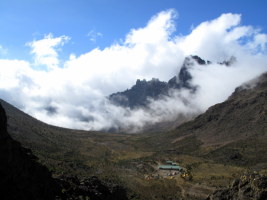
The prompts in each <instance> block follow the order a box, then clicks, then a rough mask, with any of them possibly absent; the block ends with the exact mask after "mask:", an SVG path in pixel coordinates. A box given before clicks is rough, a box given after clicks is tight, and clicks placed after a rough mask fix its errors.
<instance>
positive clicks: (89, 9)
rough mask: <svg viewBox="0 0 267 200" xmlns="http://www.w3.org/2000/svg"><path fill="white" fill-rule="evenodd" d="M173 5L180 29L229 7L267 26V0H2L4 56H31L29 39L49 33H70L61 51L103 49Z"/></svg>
mask: <svg viewBox="0 0 267 200" xmlns="http://www.w3.org/2000/svg"><path fill="white" fill-rule="evenodd" d="M170 8H174V9H175V10H176V11H177V12H178V18H177V20H176V25H177V34H188V33H189V32H190V31H191V29H190V28H191V27H192V26H197V25H198V24H199V23H201V22H203V21H206V20H211V19H214V18H216V17H218V16H220V15H221V14H222V13H228V12H231V13H237V14H242V22H241V23H242V24H245V25H253V26H255V27H259V28H261V29H262V30H263V31H264V32H266V30H267V21H266V19H267V16H266V15H267V12H266V9H267V2H266V1H264V0H235V1H233V0H224V1H214V0H202V1H198V0H75V1H74V0H1V1H0V27H1V31H0V45H1V46H2V48H5V49H6V54H5V55H0V56H2V57H7V58H20V59H22V58H27V59H30V56H29V48H28V47H27V46H25V44H26V43H27V42H30V41H32V40H33V39H36V40H37V39H41V38H43V37H44V35H45V34H49V33H52V34H53V35H54V36H61V35H67V36H69V37H71V42H69V43H67V44H66V45H65V46H64V51H62V52H61V56H68V55H69V54H70V53H75V54H78V55H79V54H81V53H84V52H86V51H88V50H91V49H93V48H95V47H100V48H104V47H106V46H110V45H111V44H113V43H114V42H118V41H119V40H120V39H124V37H125V35H126V34H127V33H128V32H129V31H130V30H131V29H133V28H139V27H143V26H145V25H146V23H147V22H148V20H149V19H150V18H151V17H152V16H154V15H155V14H157V13H158V12H160V11H163V10H166V9H170ZM89 33H90V34H89ZM88 34H89V35H88ZM91 37H92V38H91ZM90 38H91V39H92V40H90Z"/></svg>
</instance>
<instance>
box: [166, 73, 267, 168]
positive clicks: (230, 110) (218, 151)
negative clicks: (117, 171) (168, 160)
mask: <svg viewBox="0 0 267 200" xmlns="http://www.w3.org/2000/svg"><path fill="white" fill-rule="evenodd" d="M161 137H162V139H164V138H165V140H166V138H168V139H167V141H169V142H170V143H171V144H172V147H173V148H174V149H176V150H180V151H183V152H185V151H187V152H188V153H191V154H197V155H205V156H207V157H209V158H212V159H215V160H217V161H221V162H225V161H227V162H228V161H229V162H235V161H236V162H237V163H239V164H246V165H250V166H251V165H260V162H262V163H267V155H266V154H265V153H264V152H266V150H267V149H266V146H267V73H265V74H263V75H262V76H260V77H259V78H258V79H257V80H254V81H252V82H251V83H248V84H245V85H243V86H241V87H239V88H237V89H236V91H235V92H234V93H233V94H232V95H231V96H230V97H229V99H228V100H227V101H225V102H223V103H220V104H217V105H214V106H212V107H210V108H209V109H208V110H207V111H206V112H205V113H204V114H202V115H200V116H198V117H197V118H195V119H194V120H193V121H190V122H187V123H185V124H183V125H181V126H179V127H177V129H176V130H175V131H172V132H170V133H167V134H164V135H162V136H161ZM190 145H191V146H194V148H192V147H191V148H189V146H190ZM260 156H261V158H260Z"/></svg>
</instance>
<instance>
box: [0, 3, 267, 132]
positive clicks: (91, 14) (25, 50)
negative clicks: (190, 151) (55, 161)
mask: <svg viewBox="0 0 267 200" xmlns="http://www.w3.org/2000/svg"><path fill="white" fill-rule="evenodd" d="M266 8H267V3H266V1H264V0H253V1H252V0H243V1H239V0H236V1H230V0H225V1H214V0H213V1H212V0H202V1H196V0H195V1H193V0H153V1H152V0H151V1H150V0H146V1H144V0H143V1H141V0H128V1H123V0H75V1H73V0H1V1H0V27H1V29H0V69H1V70H0V98H2V99H4V100H6V101H8V102H10V103H12V104H13V105H15V106H17V107H18V108H20V109H22V110H23V111H25V112H26V113H28V114H30V115H32V116H34V117H36V118H38V119H40V120H42V121H45V122H47V123H50V124H54V125H58V126H63V127H69V128H78V129H86V130H101V129H108V128H111V127H114V126H115V127H120V126H126V128H127V127H131V128H132V127H136V129H139V128H142V127H143V126H144V125H145V124H149V123H152V124H153V123H157V122H159V121H162V120H163V119H170V118H175V116H177V115H179V114H183V115H191V114H194V113H200V112H204V111H205V110H206V109H207V108H208V107H209V106H211V105H213V104H215V103H219V102H222V101H224V100H225V99H227V97H228V96H229V95H230V94H231V93H232V92H233V90H234V88H236V87H237V86H239V85H240V84H242V83H244V82H245V81H249V80H250V79H252V78H254V77H255V76H258V75H260V74H261V73H263V72H265V71H266V70H267V66H266V63H267V58H266V53H267V51H266V42H267V35H266V32H267V21H266V18H267V16H266V15H267V14H266ZM188 55H199V56H200V57H202V58H203V59H205V60H210V61H212V62H213V64H212V65H210V66H209V67H206V68H204V69H203V68H201V67H199V66H197V65H196V66H195V67H194V68H192V69H190V73H191V74H192V75H193V80H192V84H195V85H197V86H198V88H199V90H198V92H197V93H196V94H194V95H193V96H192V94H190V92H189V91H186V90H183V91H174V92H172V93H171V94H170V96H169V97H168V98H163V99H160V100H159V101H151V103H150V104H149V106H148V110H144V109H135V110H129V109H125V108H121V107H117V106H114V105H112V104H110V102H108V100H107V99H106V97H107V96H108V95H109V94H111V93H114V92H118V91H123V90H126V89H127V88H130V87H131V86H132V85H133V84H134V83H135V81H136V79H143V78H144V79H147V80H150V79H152V78H159V79H160V80H162V81H168V80H169V79H170V78H172V77H173V76H174V75H176V74H177V73H178V72H179V69H180V67H181V65H182V63H183V60H184V58H185V57H186V56H188ZM231 56H235V57H236V58H237V62H236V63H235V64H233V66H232V67H230V68H229V67H226V66H221V65H218V64H216V63H218V62H222V61H224V60H227V59H229V58H230V57H231ZM181 99H187V100H188V101H189V104H187V105H185V104H184V103H183V101H181ZM134 129H135V128H134ZM134 131H135V130H134Z"/></svg>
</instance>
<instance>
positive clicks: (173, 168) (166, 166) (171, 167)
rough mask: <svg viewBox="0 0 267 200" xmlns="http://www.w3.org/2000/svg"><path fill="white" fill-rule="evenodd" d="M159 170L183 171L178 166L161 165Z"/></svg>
mask: <svg viewBox="0 0 267 200" xmlns="http://www.w3.org/2000/svg"><path fill="white" fill-rule="evenodd" d="M159 169H167V170H181V169H182V167H180V166H178V165H159Z"/></svg>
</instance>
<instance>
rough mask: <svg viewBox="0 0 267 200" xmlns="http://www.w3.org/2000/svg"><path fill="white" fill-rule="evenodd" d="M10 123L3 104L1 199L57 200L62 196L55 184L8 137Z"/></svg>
mask: <svg viewBox="0 0 267 200" xmlns="http://www.w3.org/2000/svg"><path fill="white" fill-rule="evenodd" d="M6 126H7V119H6V114H5V111H4V109H3V108H2V106H1V104H0V160H1V164H0V176H1V181H0V198H1V199H5V200H8V199H29V200H31V199H33V200H35V199H39V200H41V199H44V200H49V199H55V196H56V194H57V193H59V187H58V186H57V184H56V181H55V180H54V179H52V177H51V174H50V173H49V172H48V170H47V168H45V167H44V166H42V165H40V164H39V163H37V162H36V157H35V156H33V155H32V154H31V151H30V150H29V149H25V148H23V147H21V146H20V144H19V143H18V142H16V141H14V140H13V139H12V138H11V137H10V136H9V135H8V133H7V127H6Z"/></svg>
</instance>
